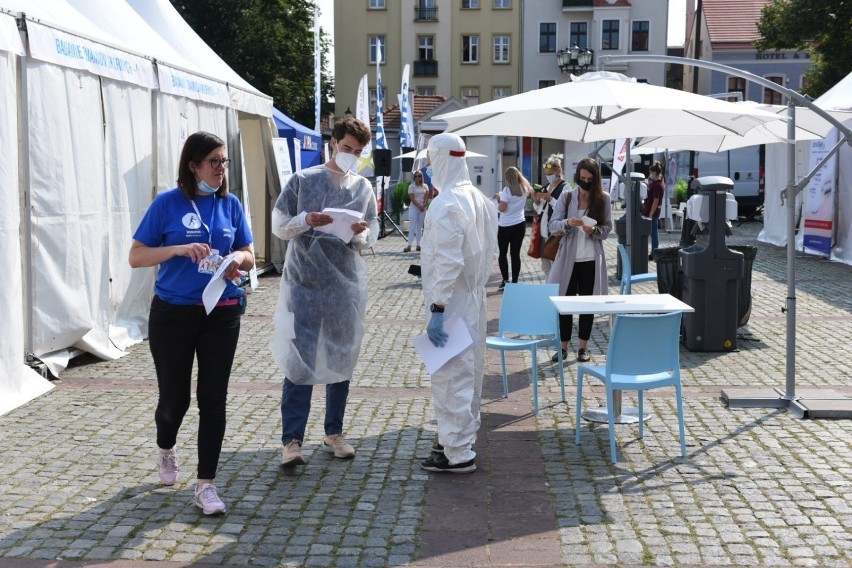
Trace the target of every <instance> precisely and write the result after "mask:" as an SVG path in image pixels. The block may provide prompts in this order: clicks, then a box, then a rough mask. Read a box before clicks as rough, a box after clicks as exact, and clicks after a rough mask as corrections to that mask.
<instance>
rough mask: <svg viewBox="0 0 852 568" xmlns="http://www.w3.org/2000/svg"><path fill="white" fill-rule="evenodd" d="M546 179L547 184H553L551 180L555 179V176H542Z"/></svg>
mask: <svg viewBox="0 0 852 568" xmlns="http://www.w3.org/2000/svg"><path fill="white" fill-rule="evenodd" d="M544 177H546V178H547V183H553V180H555V179H556V174H550V175H548V176H544Z"/></svg>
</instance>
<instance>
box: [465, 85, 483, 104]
mask: <svg viewBox="0 0 852 568" xmlns="http://www.w3.org/2000/svg"><path fill="white" fill-rule="evenodd" d="M461 100H462V104H463V105H464V106H473V105H478V104H479V87H462V90H461Z"/></svg>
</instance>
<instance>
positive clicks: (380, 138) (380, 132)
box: [376, 40, 388, 150]
mask: <svg viewBox="0 0 852 568" xmlns="http://www.w3.org/2000/svg"><path fill="white" fill-rule="evenodd" d="M384 106H385V101H384V96H383V95H382V42H381V41H378V40H377V41H376V148H377V149H379V150H387V149H388V141H387V139H386V138H385V120H384V112H383V110H382V109H383V108H384Z"/></svg>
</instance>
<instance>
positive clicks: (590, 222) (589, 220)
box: [582, 215, 598, 227]
mask: <svg viewBox="0 0 852 568" xmlns="http://www.w3.org/2000/svg"><path fill="white" fill-rule="evenodd" d="M582 221H583V225H585V226H587V227H594V226H595V225H597V224H598V222H597V221H595V220H594V219H592V218H591V217H587V216H586V215H583V218H582Z"/></svg>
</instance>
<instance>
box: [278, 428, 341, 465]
mask: <svg viewBox="0 0 852 568" xmlns="http://www.w3.org/2000/svg"><path fill="white" fill-rule="evenodd" d="M320 449H321V450H322V451H324V452H328V453H330V454H332V453H333V454H334V457H336V458H340V459H344V460H348V459H352V458H354V457H355V448H353V447H352V444H350V443H348V442H347V441H346V438H345V437H344V436H343V434H332V435H330V436H326V437H325V438H324V439H323V443H322V446H321V447H320ZM306 463H307V462H306V461H305V458H304V457H303V456H302V444H301V442H299V441H298V440H291V441H290V443H288V444H286V445H285V446H284V449H283V455H282V457H281V467H294V466H297V465H304V464H306Z"/></svg>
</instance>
